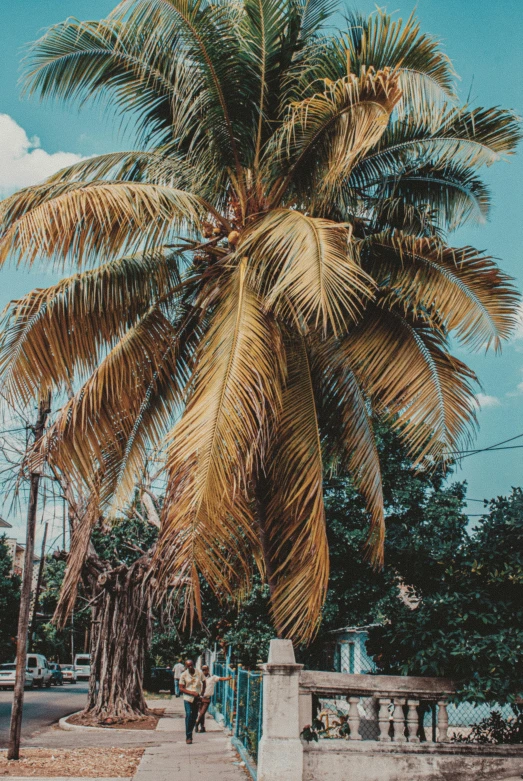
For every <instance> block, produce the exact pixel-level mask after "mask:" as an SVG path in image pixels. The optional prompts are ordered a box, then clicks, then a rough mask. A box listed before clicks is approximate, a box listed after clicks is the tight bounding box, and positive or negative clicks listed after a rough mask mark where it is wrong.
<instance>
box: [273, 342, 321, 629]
mask: <svg viewBox="0 0 523 781" xmlns="http://www.w3.org/2000/svg"><path fill="white" fill-rule="evenodd" d="M287 370H288V377H287V382H286V385H285V390H284V393H283V407H282V413H281V416H280V419H279V423H278V427H277V434H276V442H275V446H274V451H273V452H271V453H270V462H269V464H270V466H269V469H270V471H269V475H270V482H271V483H272V486H273V496H272V498H271V500H270V502H269V505H268V508H267V522H268V532H269V534H268V536H269V540H270V559H271V565H272V570H273V577H274V580H275V587H274V590H273V592H272V594H271V602H272V612H273V615H274V620H275V624H276V626H277V627H278V628H279V629H280V631H282V632H283V633H284V634H285V635H286V636H289V637H293V638H294V639H295V640H296V641H309V640H311V639H312V637H313V636H314V635H315V633H316V631H317V629H318V624H319V620H320V614H321V608H322V605H323V602H324V599H325V595H326V592H327V584H328V579H329V549H328V544H327V533H326V528H325V508H324V504H323V463H322V453H321V443H320V435H319V430H318V419H317V414H316V404H315V400H314V390H313V384H312V377H311V371H310V366H309V359H308V356H307V351H306V348H305V343H304V341H303V339H302V338H301V337H298V338H297V339H293V340H292V342H290V343H289V344H288V349H287Z"/></svg>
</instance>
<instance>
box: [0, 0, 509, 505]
mask: <svg viewBox="0 0 523 781" xmlns="http://www.w3.org/2000/svg"><path fill="white" fill-rule="evenodd" d="M113 5H114V3H113V2H111V1H110V0H25V2H24V3H23V5H22V6H21V5H20V4H19V3H15V2H13V3H5V4H4V7H3V10H2V27H1V29H0V58H1V59H0V115H3V116H0V192H1V191H2V190H3V191H4V192H6V191H7V190H12V189H13V187H14V186H16V185H18V186H20V185H23V184H26V183H29V181H28V177H29V178H30V177H31V176H33V177H34V175H35V173H36V172H39V173H41V176H40V177H39V178H42V177H43V176H45V175H47V174H48V173H50V172H51V169H53V170H56V169H57V168H58V167H60V165H63V164H66V163H68V162H70V161H71V160H73V159H75V156H89V155H93V154H98V153H103V152H107V151H112V150H115V149H124V148H132V143H131V142H130V140H128V139H124V138H121V137H119V136H118V134H117V132H116V130H115V127H114V126H113V124H112V123H111V117H110V116H107V115H105V116H104V115H103V114H101V113H100V112H99V111H98V110H97V109H93V108H88V109H84V110H82V111H81V112H78V111H77V110H76V109H72V108H71V107H69V108H67V109H65V108H63V107H60V106H58V105H55V104H53V105H49V104H45V105H43V104H40V103H39V102H38V101H37V100H36V99H32V100H27V99H25V100H21V99H20V88H19V85H18V84H17V80H18V76H19V66H20V61H21V57H22V54H23V48H24V46H25V45H26V44H27V43H28V42H30V41H31V40H34V39H35V38H36V37H38V35H39V34H40V32H41V31H42V29H43V28H45V27H47V26H49V25H51V24H53V23H56V22H59V21H61V20H63V19H65V18H66V17H67V16H75V17H77V18H80V19H97V18H101V17H103V16H104V15H106V14H107V13H108V12H109V11H110V10H111V8H112V7H113ZM349 7H351V8H354V9H357V10H360V11H363V12H368V13H370V12H372V11H373V10H375V8H376V5H375V4H374V3H371V2H368V1H367V0H361V1H360V2H359V3H351V4H350V6H349ZM414 7H416V10H417V15H418V17H419V19H420V21H421V23H422V27H423V29H424V30H426V31H427V32H430V33H432V34H434V35H436V36H437V37H439V38H440V39H441V40H442V42H443V45H444V48H445V51H446V52H447V54H448V55H449V56H450V58H451V59H452V61H453V63H454V67H455V70H456V72H457V73H458V74H459V76H460V81H459V82H458V84H459V89H460V92H461V97H462V99H463V101H465V100H466V99H467V97H468V96H469V95H470V99H471V100H472V101H473V102H474V103H475V104H476V105H485V106H491V105H501V106H504V107H506V108H512V109H514V110H515V111H516V112H517V113H518V114H519V115H520V116H521V115H523V79H522V78H521V73H522V72H523V47H522V46H521V41H522V40H523V4H522V3H521V0H496V2H492V0H418V2H417V4H414V3H413V2H411V1H410V0H395V2H394V3H392V4H389V5H388V6H387V10H388V11H390V12H395V13H397V15H399V16H402V17H406V16H408V14H409V13H410V12H411V11H412V10H413V8H414ZM484 176H485V179H486V181H487V182H488V184H489V185H490V187H491V189H492V196H493V204H494V205H493V209H492V215H491V219H490V221H489V223H487V224H486V225H479V226H471V227H467V229H462V230H461V231H460V232H459V233H458V234H455V235H454V238H453V242H454V243H455V245H456V246H459V245H463V244H466V243H470V244H472V245H474V246H476V247H478V248H480V249H484V250H486V251H487V252H488V253H490V254H491V255H494V256H495V257H497V258H499V259H500V264H501V266H502V268H503V269H504V270H505V271H507V272H508V273H509V274H511V275H512V276H514V277H515V278H516V280H517V284H518V287H519V289H520V290H521V289H523V264H522V260H523V258H522V254H523V215H522V206H523V149H522V150H521V152H520V154H519V155H518V156H516V157H515V158H511V160H510V162H508V163H503V162H502V163H499V164H497V165H496V166H494V167H493V168H491V169H488V170H486V171H484ZM0 274H1V275H2V277H3V279H1V282H0V307H3V306H4V305H5V304H6V303H7V302H8V300H9V299H11V298H15V297H18V296H19V295H21V294H23V293H24V292H26V291H28V290H30V289H32V288H33V287H40V286H44V285H48V284H50V283H51V282H52V281H53V279H54V274H53V273H52V272H51V271H45V270H41V271H38V272H37V271H36V270H32V271H30V272H28V271H15V270H13V269H12V268H4V269H2V270H1V271H0ZM519 337H520V338H518V339H515V340H513V342H512V343H511V344H509V345H507V346H506V347H505V348H504V350H503V353H502V355H500V356H495V355H491V354H489V355H487V356H485V355H482V354H480V355H478V354H476V355H470V354H466V353H465V352H463V351H461V350H458V351H457V354H458V356H459V357H460V358H461V359H463V360H465V361H466V362H468V363H469V365H471V366H472V368H473V369H474V370H475V371H476V372H477V373H478V375H479V377H480V380H481V382H482V385H483V393H484V394H485V398H484V404H483V409H482V411H481V412H480V413H479V422H480V432H479V435H478V437H477V439H476V443H475V446H477V447H485V446H487V445H491V444H493V443H494V442H498V441H500V440H504V439H508V438H509V437H513V436H515V435H517V434H520V433H523V414H522V413H523V326H522V327H521V329H520V335H519ZM519 443H521V444H523V438H522V439H521V440H519V441H516V442H515V443H514V444H519ZM456 477H457V478H458V479H466V480H467V481H468V484H469V496H470V497H472V498H477V499H482V498H484V497H492V496H494V495H498V494H503V493H507V492H508V491H510V488H511V486H513V485H523V449H520V450H504V451H500V452H497V453H490V454H488V453H485V454H480V455H475V456H472V457H470V458H468V459H466V460H464V461H463V466H462V468H461V469H459V470H458V471H457V473H456ZM469 509H470V513H475V512H479V511H480V509H481V506H480V505H478V504H474V503H471V504H470V506H469Z"/></svg>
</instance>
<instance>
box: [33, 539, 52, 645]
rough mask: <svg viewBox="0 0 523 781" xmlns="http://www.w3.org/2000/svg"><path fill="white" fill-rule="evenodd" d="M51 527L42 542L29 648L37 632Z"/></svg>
mask: <svg viewBox="0 0 523 781" xmlns="http://www.w3.org/2000/svg"><path fill="white" fill-rule="evenodd" d="M48 526H49V524H48V523H46V524H45V526H44V539H43V541H42V555H41V557H40V565H39V567H38V580H37V581H36V591H35V599H34V607H33V618H32V621H31V631H30V632H29V646H31V641H32V639H33V636H34V633H35V630H36V611H37V610H38V600H39V599H40V589H41V588H42V575H43V574H44V565H45V544H46V542H47V527H48Z"/></svg>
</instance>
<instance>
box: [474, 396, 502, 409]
mask: <svg viewBox="0 0 523 781" xmlns="http://www.w3.org/2000/svg"><path fill="white" fill-rule="evenodd" d="M476 401H477V403H478V407H480V408H481V409H488V408H489V407H501V402H500V400H499V399H498V398H497V396H489V395H488V394H486V393H476Z"/></svg>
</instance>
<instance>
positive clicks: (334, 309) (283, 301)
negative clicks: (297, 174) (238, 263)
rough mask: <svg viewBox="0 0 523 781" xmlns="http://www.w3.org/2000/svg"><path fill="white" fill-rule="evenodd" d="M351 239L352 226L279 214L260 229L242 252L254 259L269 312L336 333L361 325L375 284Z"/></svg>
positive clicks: (290, 212) (252, 265)
mask: <svg viewBox="0 0 523 781" xmlns="http://www.w3.org/2000/svg"><path fill="white" fill-rule="evenodd" d="M351 238H352V237H351V230H350V226H345V225H340V224H339V223H336V222H332V221H329V220H323V219H320V218H314V217H308V216H307V215H305V214H301V212H299V211H294V210H292V209H276V210H274V211H270V212H269V213H268V214H267V215H266V216H265V217H263V218H262V219H260V220H259V221H257V222H256V223H255V225H254V226H253V228H252V229H251V230H250V231H249V232H248V233H247V234H246V238H245V239H244V241H243V242H242V244H241V246H240V251H241V252H243V253H245V254H246V255H248V256H249V268H250V269H251V270H252V274H253V276H254V278H255V280H256V285H257V287H259V289H260V293H261V295H262V296H263V297H264V299H265V300H266V302H267V304H268V305H269V306H271V307H274V308H275V309H276V311H279V312H282V313H284V314H287V315H288V314H289V311H292V312H293V313H295V314H296V315H297V316H298V317H299V318H302V319H303V321H304V322H305V323H307V324H309V325H311V326H312V327H318V326H320V327H321V328H322V329H323V330H324V331H326V330H327V329H328V328H331V329H333V330H334V332H335V333H336V332H339V331H344V330H345V329H346V327H347V323H348V322H351V321H354V320H356V319H357V317H358V314H359V313H360V312H361V309H362V306H363V302H364V301H365V300H366V299H368V298H370V297H371V296H372V294H373V287H374V283H373V280H372V279H371V277H369V276H368V275H367V274H366V273H365V272H364V271H363V270H362V269H361V267H360V266H359V264H358V257H357V246H356V245H355V243H354V242H352V240H351ZM289 305H290V307H291V310H289Z"/></svg>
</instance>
